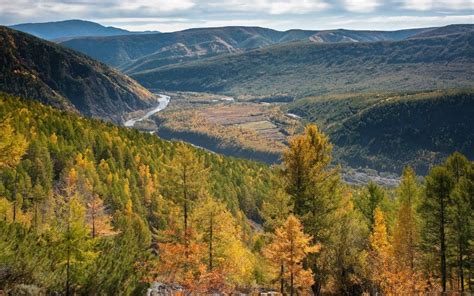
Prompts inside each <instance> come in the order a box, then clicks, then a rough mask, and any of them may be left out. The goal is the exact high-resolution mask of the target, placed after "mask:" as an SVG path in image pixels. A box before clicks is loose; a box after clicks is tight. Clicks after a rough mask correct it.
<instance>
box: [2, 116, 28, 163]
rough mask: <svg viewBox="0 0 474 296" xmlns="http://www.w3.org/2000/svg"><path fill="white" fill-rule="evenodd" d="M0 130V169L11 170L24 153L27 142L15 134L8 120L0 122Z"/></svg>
mask: <svg viewBox="0 0 474 296" xmlns="http://www.w3.org/2000/svg"><path fill="white" fill-rule="evenodd" d="M0 130H1V131H2V132H1V133H0V169H5V168H13V167H15V166H16V165H17V164H18V163H19V162H20V160H21V158H22V157H23V155H24V154H25V153H26V149H27V148H28V141H27V140H26V139H25V137H24V136H23V135H22V134H18V133H15V130H14V128H13V127H12V125H11V124H10V119H9V118H6V119H3V120H1V121H0Z"/></svg>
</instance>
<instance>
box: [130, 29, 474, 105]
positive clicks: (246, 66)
mask: <svg viewBox="0 0 474 296" xmlns="http://www.w3.org/2000/svg"><path fill="white" fill-rule="evenodd" d="M456 28H459V29H460V33H457V32H458V31H457V30H454V29H456ZM466 28H469V29H470V30H466ZM445 31H446V28H441V29H437V30H431V32H430V34H429V36H428V37H425V36H426V35H423V37H420V38H414V36H412V37H411V38H408V39H406V40H401V41H380V42H344V43H314V42H311V41H297V42H289V43H284V44H278V45H273V46H267V47H265V48H261V49H255V50H250V51H246V52H243V53H237V54H227V55H219V56H216V57H212V58H207V59H203V60H199V61H190V62H184V63H180V64H174V65H168V66H163V67H157V68H155V69H149V70H143V71H138V72H132V73H131V77H133V78H135V79H136V80H137V81H139V82H140V83H142V85H144V86H145V87H148V88H156V89H165V90H180V91H207V92H221V93H227V94H231V95H236V96H241V97H245V96H247V97H248V96H250V97H261V96H264V97H271V96H278V95H287V96H292V97H296V98H300V97H305V96H310V95H320V94H330V93H347V92H351V93H353V92H367V91H417V90H427V89H443V88H453V87H472V86H474V26H455V27H451V28H450V30H449V31H450V32H451V31H454V33H452V34H448V35H445V34H444V33H443V32H445ZM426 33H427V32H426V31H425V34H426Z"/></svg>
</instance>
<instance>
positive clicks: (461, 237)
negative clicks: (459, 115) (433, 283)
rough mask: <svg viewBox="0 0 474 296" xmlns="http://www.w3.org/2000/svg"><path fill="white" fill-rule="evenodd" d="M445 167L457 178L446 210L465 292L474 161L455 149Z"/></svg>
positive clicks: (473, 209)
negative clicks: (473, 162) (471, 161)
mask: <svg viewBox="0 0 474 296" xmlns="http://www.w3.org/2000/svg"><path fill="white" fill-rule="evenodd" d="M445 167H446V168H447V170H448V171H449V172H450V173H451V175H452V176H453V179H454V182H455V185H454V187H453V191H452V192H451V204H450V206H449V207H448V210H447V212H448V221H449V223H448V225H447V230H448V238H447V240H448V243H449V245H450V246H452V249H454V250H455V253H456V256H455V258H456V259H455V262H456V265H457V269H458V272H457V273H458V275H457V279H458V283H459V284H458V287H459V290H460V291H461V292H464V290H465V269H466V259H467V258H468V256H469V255H470V252H472V241H473V231H474V222H473V221H474V188H473V187H474V185H473V184H474V170H473V167H474V165H473V164H472V163H470V162H469V160H468V159H467V158H466V157H465V156H464V155H462V154H460V153H458V152H455V153H453V154H452V155H451V156H450V157H448V158H447V159H446V162H445ZM470 242H471V243H470Z"/></svg>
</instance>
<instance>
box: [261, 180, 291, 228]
mask: <svg viewBox="0 0 474 296" xmlns="http://www.w3.org/2000/svg"><path fill="white" fill-rule="evenodd" d="M292 211H293V201H292V199H291V196H290V195H288V194H287V193H286V192H285V190H284V189H283V188H281V187H276V188H272V189H271V190H270V192H269V194H268V196H267V198H266V199H265V200H264V201H263V203H262V209H261V211H260V215H261V216H262V218H263V220H264V223H263V226H264V227H265V230H266V231H269V232H274V231H275V229H277V228H278V227H280V226H282V225H283V224H284V223H285V221H286V219H287V218H288V216H289V215H290V213H291V212H292Z"/></svg>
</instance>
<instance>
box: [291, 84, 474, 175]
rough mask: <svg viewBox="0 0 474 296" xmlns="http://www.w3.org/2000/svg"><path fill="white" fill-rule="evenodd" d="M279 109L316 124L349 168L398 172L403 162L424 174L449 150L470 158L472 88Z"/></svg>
mask: <svg viewBox="0 0 474 296" xmlns="http://www.w3.org/2000/svg"><path fill="white" fill-rule="evenodd" d="M284 109H285V110H287V111H288V112H291V113H294V114H297V115H299V116H301V117H303V118H304V119H305V120H307V121H308V122H315V123H317V124H318V125H319V126H321V127H322V128H323V129H324V130H325V132H327V133H328V135H329V136H330V138H331V140H332V142H333V143H334V144H335V145H336V159H338V160H339V161H341V162H344V163H346V164H348V165H349V166H352V167H359V166H361V167H366V166H367V167H370V168H373V169H376V170H380V171H392V172H397V173H400V172H401V171H402V169H403V167H404V166H405V165H407V164H409V165H411V166H413V167H414V168H415V169H416V171H417V172H418V173H419V174H422V175H425V174H427V172H428V169H429V168H430V167H431V166H432V165H433V164H435V163H439V162H441V161H442V160H443V159H444V158H445V157H446V156H448V155H449V154H451V153H453V152H454V151H459V152H461V153H463V154H465V155H466V156H467V157H469V158H470V159H473V158H474V154H473V153H474V136H473V135H474V123H473V121H472V120H471V118H474V93H473V90H472V89H466V90H448V91H431V92H417V93H370V94H346V95H336V96H332V95H329V96H322V97H311V98H305V99H301V100H298V101H296V102H294V103H292V104H289V105H288V106H285V107H284Z"/></svg>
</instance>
